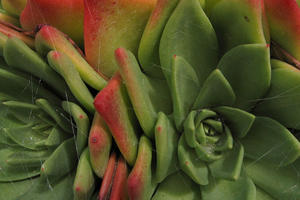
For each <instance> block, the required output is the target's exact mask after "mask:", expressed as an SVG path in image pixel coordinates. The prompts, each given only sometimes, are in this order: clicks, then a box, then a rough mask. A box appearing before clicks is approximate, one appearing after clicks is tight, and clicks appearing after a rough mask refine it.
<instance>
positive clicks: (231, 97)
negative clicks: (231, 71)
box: [193, 69, 236, 109]
mask: <svg viewBox="0 0 300 200" xmlns="http://www.w3.org/2000/svg"><path fill="white" fill-rule="evenodd" d="M235 100H236V95H235V93H234V91H233V89H232V87H231V85H230V83H229V82H228V81H227V80H226V78H225V77H224V75H223V74H222V72H221V71H220V70H219V69H216V70H214V71H213V72H212V73H211V74H210V75H209V76H208V78H207V79H206V80H205V82H204V83H203V86H202V88H201V90H200V93H199V95H198V96H197V99H196V101H195V103H194V105H193V109H203V108H211V107H215V106H225V105H227V106H230V105H232V104H234V102H235Z"/></svg>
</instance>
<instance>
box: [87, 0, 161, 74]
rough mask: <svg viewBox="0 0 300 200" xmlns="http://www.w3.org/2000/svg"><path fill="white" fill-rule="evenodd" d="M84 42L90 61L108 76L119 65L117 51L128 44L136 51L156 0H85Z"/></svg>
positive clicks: (127, 47) (129, 47)
mask: <svg viewBox="0 0 300 200" xmlns="http://www.w3.org/2000/svg"><path fill="white" fill-rule="evenodd" d="M84 2H85V16H84V42H85V45H84V46H85V52H86V57H87V60H88V62H89V63H90V64H91V65H92V66H93V67H94V68H95V69H96V71H99V72H101V73H103V74H105V75H106V76H107V77H111V76H113V74H114V73H115V72H116V71H117V69H118V65H117V63H116V60H115V59H114V51H115V50H116V49H117V48H119V47H124V48H126V49H129V50H130V51H132V52H133V53H134V54H135V55H136V54H137V51H138V46H139V41H140V39H141V37H142V34H143V31H144V28H145V26H146V23H147V20H148V17H149V15H150V14H151V11H152V9H153V8H154V6H155V3H156V0H118V1H115V0H84Z"/></svg>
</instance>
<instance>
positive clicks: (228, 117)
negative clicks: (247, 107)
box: [214, 106, 255, 138]
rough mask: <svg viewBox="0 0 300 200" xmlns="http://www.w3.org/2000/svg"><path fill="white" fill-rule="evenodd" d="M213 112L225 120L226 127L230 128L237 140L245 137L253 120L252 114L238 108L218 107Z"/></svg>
mask: <svg viewBox="0 0 300 200" xmlns="http://www.w3.org/2000/svg"><path fill="white" fill-rule="evenodd" d="M214 110H215V111H216V112H217V113H218V114H220V116H221V118H222V119H223V120H225V123H226V125H227V126H228V127H229V128H230V130H231V132H232V133H233V135H235V136H237V137H239V138H243V137H245V136H246V135H247V133H248V131H249V130H250V128H251V126H252V124H253V122H254V120H255V116H254V115H253V114H251V113H248V112H246V111H243V110H240V109H238V108H232V107H228V106H220V107H217V108H214Z"/></svg>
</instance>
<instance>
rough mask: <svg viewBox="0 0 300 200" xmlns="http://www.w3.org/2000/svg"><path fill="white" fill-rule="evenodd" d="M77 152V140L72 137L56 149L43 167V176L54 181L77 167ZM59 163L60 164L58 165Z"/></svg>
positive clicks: (48, 180) (50, 181)
mask: <svg viewBox="0 0 300 200" xmlns="http://www.w3.org/2000/svg"><path fill="white" fill-rule="evenodd" d="M76 161H77V152H76V147H75V141H74V139H73V138H70V139H68V140H66V141H64V142H63V143H62V144H61V145H60V146H59V147H57V148H56V149H55V151H54V152H53V153H52V155H51V156H50V157H49V158H48V159H47V160H46V161H45V162H44V163H43V165H42V167H41V170H40V171H41V177H42V178H44V179H45V180H47V182H49V183H54V182H55V181H58V180H59V179H60V178H62V177H64V176H65V175H67V174H68V173H70V172H71V171H72V170H73V169H74V168H75V167H76ZM58 163H59V165H58Z"/></svg>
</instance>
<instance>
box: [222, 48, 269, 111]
mask: <svg viewBox="0 0 300 200" xmlns="http://www.w3.org/2000/svg"><path fill="white" fill-rule="evenodd" d="M218 68H219V69H220V71H221V72H222V73H223V75H224V76H225V78H226V79H227V80H228V82H229V83H230V85H231V87H232V88H233V91H234V92H235V95H236V102H235V106H236V107H238V108H242V109H245V110H249V109H250V108H251V107H253V105H254V104H255V102H256V101H257V100H259V99H260V98H262V97H263V96H264V95H265V93H266V92H267V91H268V89H269V87H270V83H271V66H270V55H269V48H268V47H267V46H266V45H261V44H247V45H241V46H238V47H235V48H233V49H232V50H230V51H229V52H228V53H226V54H225V55H224V56H223V57H222V59H221V60H220V62H219V64H218Z"/></svg>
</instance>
